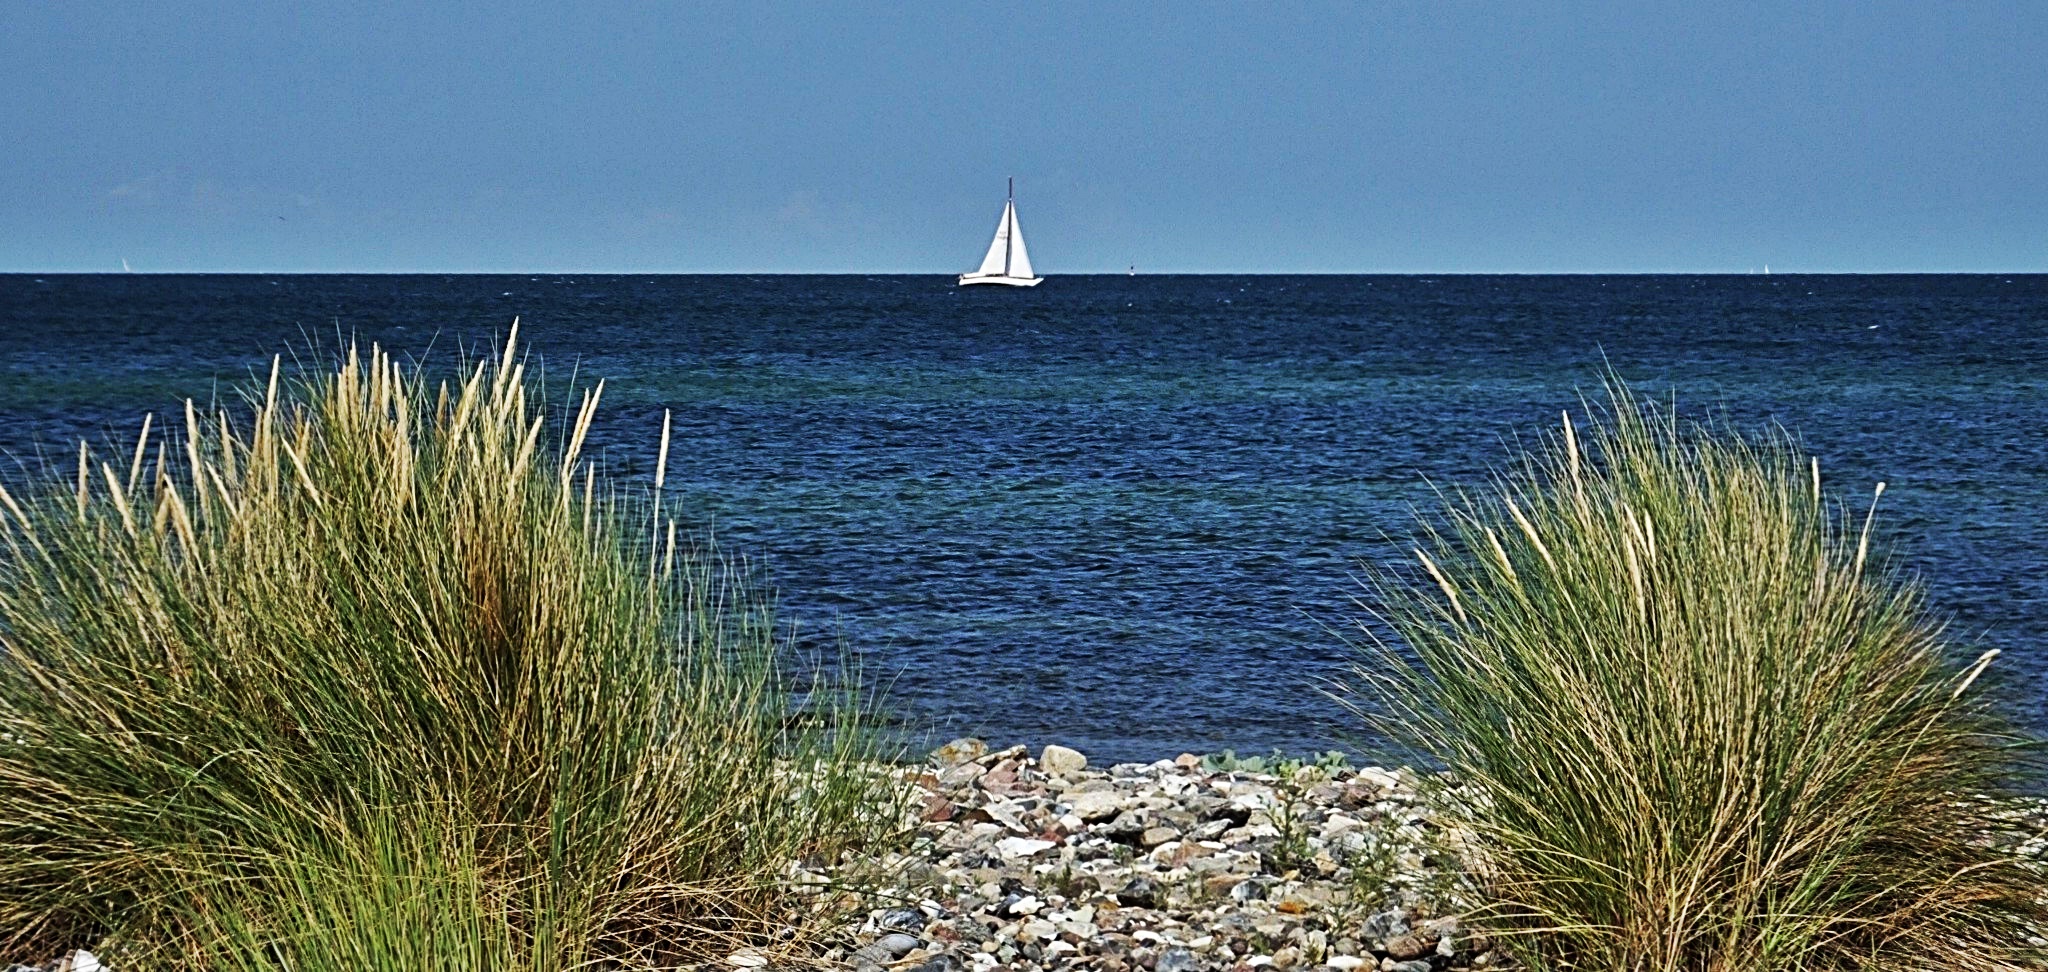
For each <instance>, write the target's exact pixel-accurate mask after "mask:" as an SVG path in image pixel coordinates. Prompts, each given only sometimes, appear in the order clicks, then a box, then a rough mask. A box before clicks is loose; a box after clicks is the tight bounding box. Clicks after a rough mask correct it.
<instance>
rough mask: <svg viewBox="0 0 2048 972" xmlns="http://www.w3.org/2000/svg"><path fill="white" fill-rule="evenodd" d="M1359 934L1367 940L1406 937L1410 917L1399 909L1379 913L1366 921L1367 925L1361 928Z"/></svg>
mask: <svg viewBox="0 0 2048 972" xmlns="http://www.w3.org/2000/svg"><path fill="white" fill-rule="evenodd" d="M1358 933H1359V934H1360V935H1363V936H1365V937H1366V938H1379V939H1387V938H1393V937H1394V936H1396V935H1405V934H1407V933H1408V916H1407V915H1406V914H1403V913H1402V912H1401V909H1399V908H1393V909H1389V910H1387V911H1382V912H1379V913H1378V914H1375V915H1372V916H1371V917H1368V918H1367V919H1365V924H1363V925H1360V926H1359V929H1358Z"/></svg>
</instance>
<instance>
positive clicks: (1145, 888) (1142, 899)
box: [1116, 877, 1159, 908]
mask: <svg viewBox="0 0 2048 972" xmlns="http://www.w3.org/2000/svg"><path fill="white" fill-rule="evenodd" d="M1116 900H1117V903H1118V904H1120V905H1123V906H1125V907H1127V908H1157V907H1159V885H1157V884H1154V883H1153V882H1152V880H1151V879H1150V878H1146V877H1134V878H1132V879H1131V881H1130V883H1129V884H1126V885H1124V886H1123V887H1122V888H1119V889H1118V890H1117V892H1116Z"/></svg>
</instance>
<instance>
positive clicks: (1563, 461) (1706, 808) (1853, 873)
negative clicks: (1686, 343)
mask: <svg viewBox="0 0 2048 972" xmlns="http://www.w3.org/2000/svg"><path fill="white" fill-rule="evenodd" d="M1609 401H1610V404H1611V410H1610V413H1609V416H1608V418H1607V419H1606V420H1605V421H1604V422H1601V423H1596V425H1595V426H1594V428H1593V430H1592V432H1591V433H1590V434H1588V435H1587V436H1586V437H1585V439H1584V440H1581V438H1580V437H1579V436H1578V435H1577V434H1576V430H1575V429H1574V428H1573V426H1572V425H1571V424H1570V422H1569V420H1567V423H1566V425H1565V426H1564V429H1563V432H1562V435H1561V436H1558V437H1556V438H1554V439H1552V440H1550V441H1549V442H1547V443H1546V444H1545V445H1544V447H1543V448H1542V449H1541V450H1540V451H1539V452H1538V453H1536V454H1534V455H1532V456H1530V457H1528V459H1527V460H1526V462H1525V463H1524V464H1523V465H1521V466H1519V467H1518V468H1515V469H1513V470H1511V471H1510V472H1508V473H1507V474H1505V475H1504V476H1503V477H1502V478H1501V479H1500V480H1499V481H1498V482H1497V483H1496V485H1495V488H1494V490H1493V491H1492V493H1491V495H1489V496H1484V497H1479V498H1473V497H1466V496H1456V497H1453V498H1452V499H1451V500H1450V502H1449V504H1448V509H1447V512H1446V514H1445V516H1444V519H1443V521H1442V523H1441V524H1439V525H1436V526H1432V527H1430V528H1428V529H1427V531H1426V533H1425V535H1424V537H1423V538H1422V541H1421V543H1420V544H1419V546H1418V548H1417V550H1416V570H1415V573H1414V574H1413V575H1410V576H1400V575H1391V574H1389V575H1383V577H1382V580H1381V582H1380V583H1379V584H1378V586H1377V590H1378V593H1379V595H1380V597H1381V603H1382V604H1383V606H1384V609H1383V617H1384V619H1385V620H1386V621H1387V622H1388V623H1389V624H1390V625H1391V627H1392V629H1393V630H1394V631H1395V632H1396V633H1397V634H1398V636H1399V641H1398V643H1397V644H1396V643H1382V644H1379V645H1378V646H1377V647H1376V648H1373V649H1372V650H1371V655H1370V657H1371V658H1372V664H1370V665H1369V666H1366V667H1363V668H1362V669H1361V671H1360V677H1361V678H1362V679H1363V680H1364V681H1365V683H1366V684H1367V685H1368V686H1369V687H1370V694H1369V698H1370V699H1371V702H1370V703H1368V704H1367V705H1365V706H1363V708H1365V709H1367V710H1369V711H1370V712H1372V713H1373V715H1372V716H1371V717H1372V718H1374V719H1375V720H1376V721H1377V722H1378V725H1379V727H1380V728H1381V729H1382V730H1383V731H1386V732H1389V733H1392V734H1397V735H1401V736H1405V737H1406V738H1408V739H1409V740H1411V741H1412V742H1413V743H1414V744H1415V745H1417V746H1418V747H1420V748H1421V749H1423V750H1424V751H1426V752H1429V753H1432V754H1434V756H1435V757H1436V758H1438V759H1440V760H1441V761H1442V763H1443V764H1444V765H1445V767H1446V768H1448V769H1450V770H1452V771H1454V773H1455V775H1456V777H1457V778H1458V779H1459V780H1461V781H1463V782H1464V783H1466V784H1468V785H1469V787H1468V789H1467V790H1466V795H1465V796H1463V797H1459V798H1455V799H1452V800H1451V801H1449V805H1448V809H1450V810H1451V811H1453V812H1455V813H1458V814H1460V815H1462V816H1463V817H1464V818H1466V819H1467V820H1469V822H1470V824H1471V826H1472V827H1473V828H1474V829H1475V831H1476V834H1477V838H1478V841H1479V843H1480V849H1481V852H1482V856H1483V858H1484V860H1482V861H1481V862H1480V868H1481V871H1482V873H1483V874H1484V876H1485V879H1486V881H1487V890H1488V891H1489V892H1490V894H1491V895H1492V896H1493V898H1494V899H1495V900H1496V901H1498V902H1500V903H1501V904H1500V905H1499V907H1498V908H1497V909H1496V912H1495V914H1494V915H1493V916H1492V919H1491V920H1492V921H1493V923H1494V925H1495V926H1496V929H1497V930H1502V931H1506V932H1509V933H1510V935H1509V936H1508V937H1507V941H1509V942H1510V943H1511V944H1512V945H1513V946H1514V947H1515V948H1516V951H1517V953H1518V955H1519V957H1520V958H1521V960H1522V961H1523V962H1524V963H1525V964H1527V965H1528V966H1530V967H1532V968H1536V969H1581V970H1601V972H1604V970H1613V972H1622V970H1627V972H1724V970H1725V972H1732V970H1736V969H1741V970H1756V972H1780V970H1782V972H1791V970H1836V969H1842V970H1847V969H1858V970H1894V969H1896V970H1904V969H1924V968H1940V969H1951V970H1982V972H1991V970H2016V969H2020V968H2030V967H2039V966H2038V965H2034V964H2032V963H2036V962H2039V961H2040V960H2041V956H2040V954H2039V950H2038V949H2035V948H2033V947H2032V946H2030V945H2029V944H2028V942H2029V939H2030V936H2033V935H2038V934H2039V932H2038V929H2040V928H2043V927H2048V898H2044V896H2043V895H2042V894H2041V886H2042V874H2041V873H2040V872H2039V871H2038V870H2037V869H2036V868H2034V867H2032V866H2030V865H2028V864H2026V863H2024V862H2021V861H2019V860H2017V859H2015V858H2014V857H2012V856H2011V855H2009V854H2007V853H2006V852H2005V851H2003V850H2001V849H1999V847H1998V844H1997V840H1996V831H1997V830H1998V825H1997V824H1996V823H1995V821H1994V819H1993V815H1992V813H1991V812H1990V811H1991V810H1992V809H1993V808H1995V807H1996V806H1998V805H2000V804H1999V801H2000V799H2001V796H2002V794H2004V793H2005V792H2006V789H2007V786H2008V784H2009V783H2010V782H2011V781H2013V780H2015V779H2017V778H2018V776H2017V773H2018V769H2019V768H2018V767H2017V766H2016V764H2015V759H2016V754H2017V750H2015V749H2014V748H2013V747H2012V746H2011V745H2010V744H2011V743H2012V742H2013V741H2014V740H2015V739H2016V735H2015V733H2014V731H2013V730H2012V728H2011V727H2010V725H2009V724H2008V723H2007V722H2005V721H2004V720H2003V719H2002V718H2001V717H2000V715H1999V714H1998V712H1997V711H1996V710H1995V709H1994V708H1993V706H1992V703H1991V702H1990V701H1989V700H1987V699H1986V698H1985V696H1984V695H1983V693H1982V691H1981V688H1982V685H1981V683H1980V682H1979V680H1978V676H1979V675H1980V674H1981V673H1982V672H1983V670H1984V668H1985V666H1986V665H1987V664H1988V663H1989V662H1990V661H1991V657H1992V656H1991V654H1990V653H1987V654H1985V655H1984V656H1982V657H1979V658H1977V659H1976V660H1975V661H1974V662H1973V661H1970V660H1969V659H1968V658H1967V656H1965V655H1963V654H1961V653H1960V652H1959V651H1958V648H1957V647H1956V646H1955V645H1954V644H1953V643H1951V642H1949V641H1948V640H1946V639H1945V638H1944V637H1943V636H1942V634H1941V630H1940V627H1939V626H1938V625H1937V624H1935V623H1934V622H1932V621H1930V620H1929V619H1928V618H1927V616H1926V612H1925V610H1924V608H1923V607H1922V602H1921V597H1920V595H1919V593H1918V591H1917V590H1916V589H1915V588H1914V587H1913V586H1912V585H1910V584H1908V583H1905V582H1903V581H1902V580H1901V579H1900V578H1899V577H1897V576H1896V575H1895V574H1892V573H1890V572H1888V571H1886V570H1885V569H1884V568H1883V567H1882V566H1881V561H1880V560H1877V559H1873V557H1872V554H1871V546H1872V543H1871V535H1870V520H1869V518H1868V517H1867V516H1866V517H1865V518H1864V519H1863V521H1862V524H1861V527H1860V528H1857V527H1855V526H1854V521H1852V520H1850V519H1849V518H1848V516H1847V515H1846V514H1844V513H1843V512H1842V511H1841V510H1839V509H1838V508H1837V507H1835V506H1834V505H1832V504H1831V503H1830V502H1829V501H1828V499H1827V497H1826V494H1825V493H1824V492H1823V490H1822V486H1821V481H1820V473H1819V466H1818V463H1817V462H1816V461H1813V460H1810V459H1807V458H1806V457H1804V456H1802V455H1800V454H1799V452H1798V450H1797V449H1796V448H1794V446H1793V445H1792V444H1791V443H1790V442H1789V441H1787V440H1786V439H1785V438H1784V437H1782V436H1767V437H1764V438H1762V439H1761V440H1757V441H1751V440H1746V439H1744V438H1742V437H1740V436H1735V435H1731V434H1728V433H1726V432H1724V431H1720V430H1717V429H1714V428H1710V427H1701V426H1696V425H1690V424H1684V423H1681V422H1680V421H1679V420H1678V419H1677V418H1676V417H1675V416H1674V415H1672V414H1671V413H1670V412H1669V411H1668V410H1662V409H1657V408H1655V407H1645V406H1644V405H1642V404H1640V403H1639V402H1638V401H1637V400H1636V399H1635V398H1634V397H1633V396H1632V395H1631V394H1630V393H1629V392H1628V390H1627V389H1626V387H1624V386H1622V385H1620V384H1619V383H1618V382H1617V383H1615V384H1613V385H1611V386H1610V398H1609ZM1881 489H1882V487H1880V491H1881Z"/></svg>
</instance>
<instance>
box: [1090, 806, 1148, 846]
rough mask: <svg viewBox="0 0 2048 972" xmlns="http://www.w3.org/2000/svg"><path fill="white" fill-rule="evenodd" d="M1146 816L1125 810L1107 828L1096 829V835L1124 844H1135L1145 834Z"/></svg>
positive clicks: (1135, 811)
mask: <svg viewBox="0 0 2048 972" xmlns="http://www.w3.org/2000/svg"><path fill="white" fill-rule="evenodd" d="M1145 826H1146V825H1145V814H1144V813H1143V812H1141V811H1138V810H1125V811H1124V812H1122V813H1119V814H1117V815H1116V819H1114V820H1111V821H1110V822H1109V824H1108V825H1107V826H1103V827H1098V828H1096V833H1099V834H1101V835H1102V836H1104V837H1107V838H1109V839H1110V840H1114V841H1117V842H1119V843H1124V844H1135V843H1137V842H1138V838H1139V837H1140V836H1142V835H1143V834H1144V833H1145Z"/></svg>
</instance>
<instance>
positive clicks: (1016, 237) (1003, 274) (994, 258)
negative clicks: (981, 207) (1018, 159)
mask: <svg viewBox="0 0 2048 972" xmlns="http://www.w3.org/2000/svg"><path fill="white" fill-rule="evenodd" d="M1044 282H1045V278H1044V277H1034V276H1032V275H1031V254H1029V253H1026V252H1025V251H1024V231H1023V229H1021V228H1020V227H1018V225H1017V180H1016V179H1015V178H1012V179H1011V180H1010V196H1009V198H1008V199H1007V200H1005V201H1004V202H1003V218H1002V221H1001V222H998V223H997V224H996V238H995V239H994V240H993V241H992V242H990V243H989V245H988V255H987V256H984V257H982V258H981V268H980V269H978V270H976V271H974V272H973V273H963V274H961V275H960V286H962V287H965V286H967V285H968V284H1002V285H1004V286H1006V287H1036V286H1038V285H1039V284H1042V283H1044Z"/></svg>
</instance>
